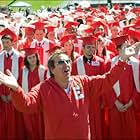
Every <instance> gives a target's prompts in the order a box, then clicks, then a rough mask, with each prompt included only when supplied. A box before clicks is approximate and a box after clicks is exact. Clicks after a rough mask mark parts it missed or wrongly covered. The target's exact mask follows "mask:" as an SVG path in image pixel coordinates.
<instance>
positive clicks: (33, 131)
mask: <svg viewBox="0 0 140 140" xmlns="http://www.w3.org/2000/svg"><path fill="white" fill-rule="evenodd" d="M46 73H47V71H45V73H44V79H46ZM21 81H22V74H21V77H20V78H19V83H20V84H22V82H21ZM39 82H40V79H39V73H38V67H36V68H35V69H34V70H33V71H29V73H28V89H29V91H30V90H31V88H32V87H33V86H35V85H37V84H38V83H39ZM23 116H24V122H25V127H26V133H27V140H35V139H38V140H39V139H44V123H43V114H42V112H39V111H38V112H37V113H32V114H27V113H23Z"/></svg>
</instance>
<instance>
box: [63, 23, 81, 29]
mask: <svg viewBox="0 0 140 140" xmlns="http://www.w3.org/2000/svg"><path fill="white" fill-rule="evenodd" d="M78 25H79V22H72V21H70V22H68V23H67V24H66V25H65V26H64V28H68V29H69V28H71V27H72V26H78Z"/></svg>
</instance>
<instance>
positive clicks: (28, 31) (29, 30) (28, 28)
mask: <svg viewBox="0 0 140 140" xmlns="http://www.w3.org/2000/svg"><path fill="white" fill-rule="evenodd" d="M23 28H25V34H26V35H28V34H29V35H30V34H32V33H33V31H34V29H35V26H34V25H27V26H23Z"/></svg>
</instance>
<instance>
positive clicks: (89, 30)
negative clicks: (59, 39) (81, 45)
mask: <svg viewBox="0 0 140 140" xmlns="http://www.w3.org/2000/svg"><path fill="white" fill-rule="evenodd" d="M93 30H94V29H93V28H92V27H90V28H88V29H85V30H84V32H86V33H93Z"/></svg>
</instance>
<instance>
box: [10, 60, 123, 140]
mask: <svg viewBox="0 0 140 140" xmlns="http://www.w3.org/2000/svg"><path fill="white" fill-rule="evenodd" d="M124 65H125V64H124V63H122V62H119V63H118V66H116V67H114V68H113V69H112V71H111V73H108V74H107V75H103V76H97V77H94V76H92V77H88V76H71V77H70V90H69V95H67V94H66V93H65V91H64V90H63V89H62V88H61V87H60V86H59V85H58V84H57V83H56V82H55V80H54V79H53V78H50V79H48V80H46V81H44V82H43V83H41V84H39V85H37V86H36V87H34V88H33V89H32V90H31V91H30V92H29V93H28V96H27V95H26V94H24V91H23V90H22V89H21V88H20V87H19V88H18V89H17V91H16V93H15V92H14V93H13V94H12V101H13V103H14V105H15V106H16V108H17V109H18V110H21V111H23V112H29V113H31V112H37V111H38V110H39V109H42V110H43V114H44V123H45V138H46V139H67V140H68V139H89V134H90V133H89V132H90V131H89V126H88V114H89V112H88V104H89V94H93V95H94V96H95V97H97V96H100V94H102V93H103V91H105V92H106V90H109V89H111V87H112V85H113V84H114V83H115V82H116V80H117V79H118V77H119V76H120V75H121V73H122V71H123V70H124ZM91 88H92V93H91V92H90V91H91ZM11 92H12V91H11Z"/></svg>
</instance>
